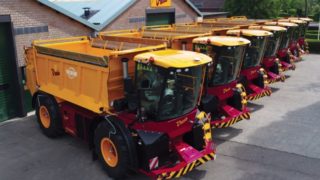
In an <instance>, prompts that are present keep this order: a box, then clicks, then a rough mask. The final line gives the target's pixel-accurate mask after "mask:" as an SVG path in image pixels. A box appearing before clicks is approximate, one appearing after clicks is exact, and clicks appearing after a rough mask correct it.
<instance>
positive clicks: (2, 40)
mask: <svg viewBox="0 0 320 180" xmlns="http://www.w3.org/2000/svg"><path fill="white" fill-rule="evenodd" d="M63 1H69V2H63ZM158 2H160V3H163V4H160V7H155V6H156V5H157V3H158ZM158 5H159V4H158ZM162 5H163V6H162ZM161 6H162V7H161ZM86 7H89V8H90V9H87V11H88V12H89V14H86V13H85V10H84V9H83V8H86ZM199 16H202V14H201V12H200V11H199V10H198V9H197V8H196V7H195V6H194V5H193V4H192V3H191V2H190V1H189V0H167V1H158V0H121V1H120V0H119V1H118V0H116V1H115V0H0V121H2V120H6V119H11V118H13V117H22V116H25V115H26V112H27V111H29V110H31V109H30V108H28V106H27V105H29V104H31V102H30V100H31V99H30V97H28V92H27V91H24V90H23V83H22V82H23V72H22V71H21V69H20V67H22V66H24V65H25V59H24V56H23V46H24V45H26V46H30V45H31V43H32V42H33V41H34V40H43V39H54V38H65V37H74V36H88V35H91V36H92V35H94V34H95V33H96V32H99V31H106V30H120V29H132V28H140V27H141V26H145V25H154V24H170V23H180V22H193V21H194V20H195V19H196V18H197V17H199ZM29 94H30V93H29Z"/></svg>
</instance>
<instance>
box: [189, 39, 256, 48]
mask: <svg viewBox="0 0 320 180" xmlns="http://www.w3.org/2000/svg"><path fill="white" fill-rule="evenodd" d="M208 39H210V44H211V45H214V46H219V47H221V46H241V45H246V44H250V43H251V42H250V41H249V40H248V39H245V38H242V37H231V36H209V37H200V38H196V39H193V41H192V42H193V43H201V44H203V43H205V44H207V42H208Z"/></svg>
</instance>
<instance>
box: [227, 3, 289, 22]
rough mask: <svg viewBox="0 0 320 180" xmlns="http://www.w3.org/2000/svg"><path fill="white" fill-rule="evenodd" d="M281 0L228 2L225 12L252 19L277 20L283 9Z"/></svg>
mask: <svg viewBox="0 0 320 180" xmlns="http://www.w3.org/2000/svg"><path fill="white" fill-rule="evenodd" d="M282 5H283V1H281V0H226V1H225V2H224V11H226V12H230V15H231V16H247V17H248V18H252V19H270V18H276V17H278V15H279V12H280V10H281V8H282Z"/></svg>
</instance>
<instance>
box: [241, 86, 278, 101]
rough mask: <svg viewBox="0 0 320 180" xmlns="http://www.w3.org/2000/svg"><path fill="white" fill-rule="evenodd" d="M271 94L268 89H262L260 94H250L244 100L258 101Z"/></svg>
mask: <svg viewBox="0 0 320 180" xmlns="http://www.w3.org/2000/svg"><path fill="white" fill-rule="evenodd" d="M271 93H272V91H271V89H270V88H267V89H264V90H263V91H262V92H259V93H254V94H250V95H248V96H246V100H247V101H255V100H257V99H260V98H262V97H264V96H270V95H271Z"/></svg>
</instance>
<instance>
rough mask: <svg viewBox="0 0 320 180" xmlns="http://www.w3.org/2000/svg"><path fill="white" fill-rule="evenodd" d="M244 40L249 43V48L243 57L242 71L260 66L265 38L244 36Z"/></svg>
mask: <svg viewBox="0 0 320 180" xmlns="http://www.w3.org/2000/svg"><path fill="white" fill-rule="evenodd" d="M245 38H246V39H248V40H250V41H251V46H249V47H248V48H247V50H246V53H245V55H244V59H243V65H242V68H243V69H247V68H252V67H256V66H258V65H259V64H260V62H261V57H262V54H263V52H264V48H265V45H266V39H267V38H266V37H260V36H251V37H249V36H246V37H245Z"/></svg>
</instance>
